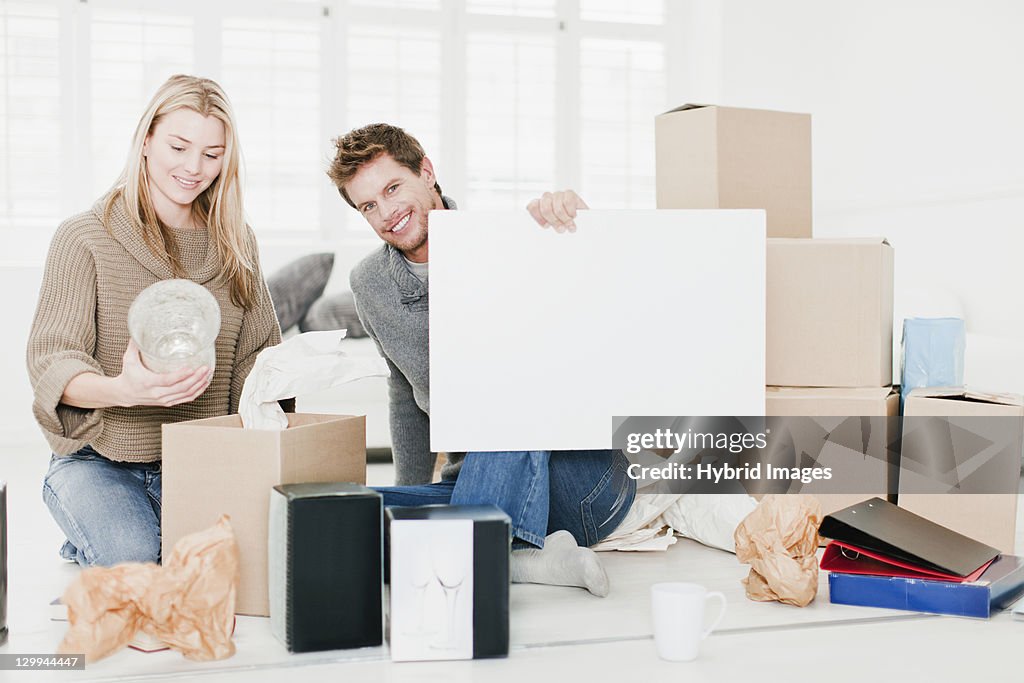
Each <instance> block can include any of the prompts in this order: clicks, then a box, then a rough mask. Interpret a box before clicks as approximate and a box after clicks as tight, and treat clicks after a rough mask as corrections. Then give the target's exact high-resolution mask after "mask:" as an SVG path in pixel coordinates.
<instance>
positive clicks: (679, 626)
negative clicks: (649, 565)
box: [651, 582, 725, 662]
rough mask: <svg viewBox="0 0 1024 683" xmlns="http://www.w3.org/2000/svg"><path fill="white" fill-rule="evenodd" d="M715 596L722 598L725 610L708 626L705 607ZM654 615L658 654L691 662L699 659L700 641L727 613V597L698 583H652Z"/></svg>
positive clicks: (718, 598) (672, 659) (655, 640)
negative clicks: (705, 618) (705, 624)
mask: <svg viewBox="0 0 1024 683" xmlns="http://www.w3.org/2000/svg"><path fill="white" fill-rule="evenodd" d="M712 598H715V599H717V600H719V601H721V603H722V609H721V611H719V613H718V616H717V617H715V620H714V622H712V624H711V626H709V627H708V628H706V629H705V628H704V610H705V608H706V606H707V601H708V600H711V599H712ZM651 615H652V618H653V620H654V644H655V645H656V646H657V648H658V656H660V657H661V658H662V659H667V660H669V661H671V662H688V661H690V660H692V659H696V658H697V649H698V646H699V644H700V641H702V640H704V639H705V638H707V637H708V635H709V634H710V633H711V631H713V630H714V628H715V627H716V626H718V622H720V621H721V620H722V617H724V616H725V596H724V595H722V594H721V593H719V592H717V591H713V592H709V591H708V589H707V588H705V587H704V586H701V585H699V584H696V583H678V582H672V583H656V584H654V585H653V586H651Z"/></svg>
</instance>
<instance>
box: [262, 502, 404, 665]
mask: <svg viewBox="0 0 1024 683" xmlns="http://www.w3.org/2000/svg"><path fill="white" fill-rule="evenodd" d="M382 509H383V504H382V499H381V495H380V494H379V493H377V492H376V491H374V490H372V489H369V488H367V487H365V486H362V485H360V484H352V483H337V484H284V485H280V486H275V487H274V488H273V490H271V492H270V524H269V532H268V533H269V539H268V543H267V547H268V554H269V557H268V560H269V562H268V567H269V590H270V627H271V631H272V632H273V633H274V636H276V637H277V639H278V640H280V641H281V642H282V643H283V644H284V645H285V647H287V648H288V650H289V651H291V652H311V651H316V650H335V649H342V648H356V647H368V646H374V645H381V644H382V643H383V633H384V629H383V616H382V615H383V605H384V603H383V576H382V573H381V572H382V566H383V540H382V538H383V537H382V523H383V521H382Z"/></svg>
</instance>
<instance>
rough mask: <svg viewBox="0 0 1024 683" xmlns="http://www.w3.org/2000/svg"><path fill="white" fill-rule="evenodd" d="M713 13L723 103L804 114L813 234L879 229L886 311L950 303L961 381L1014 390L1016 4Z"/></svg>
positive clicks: (746, 5) (1019, 204) (836, 4)
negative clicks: (960, 342) (892, 303)
mask: <svg viewBox="0 0 1024 683" xmlns="http://www.w3.org/2000/svg"><path fill="white" fill-rule="evenodd" d="M720 21H721V26H720V27H717V29H716V30H717V31H718V32H720V34H721V36H722V39H721V54H720V55H719V56H718V57H717V59H719V60H720V63H721V86H720V90H719V95H720V98H719V101H720V102H721V103H722V104H728V105H734V106H751V107H762V108H769V109H783V110H790V111H802V112H810V113H811V114H812V117H813V118H812V121H813V145H814V205H815V211H814V234H815V236H817V237H839V236H858V235H884V236H886V237H888V238H889V240H890V242H891V243H892V245H893V246H894V247H895V249H896V310H897V318H898V319H899V318H901V317H902V315H903V314H906V315H928V314H934V313H941V312H945V311H949V312H951V313H955V312H957V311H962V313H963V316H964V317H965V319H966V322H967V328H968V333H969V337H968V353H967V368H966V374H967V377H966V379H967V381H968V382H969V383H981V384H985V385H987V386H988V387H989V388H991V389H994V390H1015V391H1024V306H1021V305H1020V299H1019V290H1020V277H1019V274H1018V273H1019V271H1020V268H1019V266H1018V263H1019V262H1020V259H1021V257H1022V255H1024V88H1021V87H1020V83H1021V82H1022V75H1024V40H1021V36H1022V35H1024V4H1021V3H1017V2H1013V1H1011V0H980V1H977V2H972V1H968V0H899V1H898V2H893V1H891V0H860V1H858V2H840V1H839V0H773V1H772V2H760V1H759V0H722V4H721V13H720ZM714 59H715V58H714V57H713V58H712V63H713V61H714ZM993 339H996V340H997V341H995V342H993V341H992V340H993ZM996 349H999V350H1000V351H999V353H996V351H995V350H996ZM994 364H996V365H998V367H993V365H994ZM993 383H994V385H993Z"/></svg>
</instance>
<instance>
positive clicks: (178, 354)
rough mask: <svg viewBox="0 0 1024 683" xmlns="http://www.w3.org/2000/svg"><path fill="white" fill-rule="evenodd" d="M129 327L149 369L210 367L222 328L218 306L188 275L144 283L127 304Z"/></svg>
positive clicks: (215, 356) (163, 370)
mask: <svg viewBox="0 0 1024 683" xmlns="http://www.w3.org/2000/svg"><path fill="white" fill-rule="evenodd" d="M128 333H129V334H131V336H132V339H133V340H135V345H136V346H138V347H139V351H141V353H142V362H143V364H144V365H145V366H146V367H147V368H149V369H150V370H152V371H153V372H171V371H173V370H177V369H179V368H184V367H187V368H193V369H195V368H198V367H201V366H203V365H205V366H207V367H209V368H210V369H211V370H212V369H213V368H214V366H215V365H216V362H217V354H216V349H215V347H214V342H215V341H216V340H217V335H218V334H219V333H220V306H219V305H218V304H217V300H216V299H215V298H213V295H212V294H210V292H209V291H208V290H207V289H206V288H205V287H203V286H202V285H197V284H196V283H194V282H192V281H191V280H161V281H160V282H157V283H155V284H153V285H150V286H149V287H147V288H146V289H144V290H143V291H142V292H141V293H140V294H139V296H138V297H136V299H135V301H134V302H133V303H132V305H131V308H129V309H128Z"/></svg>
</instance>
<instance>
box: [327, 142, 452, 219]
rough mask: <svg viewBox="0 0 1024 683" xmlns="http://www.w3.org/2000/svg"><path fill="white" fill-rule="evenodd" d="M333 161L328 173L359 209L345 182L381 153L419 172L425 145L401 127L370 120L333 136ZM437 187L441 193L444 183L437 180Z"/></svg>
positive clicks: (439, 193)
mask: <svg viewBox="0 0 1024 683" xmlns="http://www.w3.org/2000/svg"><path fill="white" fill-rule="evenodd" d="M334 146H335V148H336V151H335V153H334V160H333V161H332V162H331V166H330V168H328V169H327V175H328V176H329V177H330V179H331V180H332V181H333V182H334V184H335V186H336V187H337V188H338V192H340V193H341V196H342V197H343V198H344V199H345V201H346V202H348V205H349V206H351V207H352V208H353V209H354V208H357V207H356V205H355V204H354V203H353V202H352V199H351V198H350V197H349V196H348V192H346V191H345V185H346V184H347V183H348V181H350V180H352V178H353V177H354V176H355V174H356V173H358V172H359V169H360V168H362V167H363V166H364V165H365V164H368V163H370V162H371V161H373V160H374V159H376V158H377V157H379V156H380V155H382V154H390V155H391V158H393V159H394V160H395V161H397V162H398V163H400V164H401V165H402V166H405V167H406V168H407V169H409V170H410V171H412V172H413V173H416V174H417V175H418V174H419V172H420V170H421V169H422V168H423V157H424V156H426V153H425V152H424V151H423V145H421V144H420V143H419V141H418V140H417V139H416V138H414V137H413V136H411V135H409V134H408V133H406V132H405V131H404V130H402V129H401V128H399V127H398V126H392V125H389V124H387V123H371V124H370V125H368V126H363V127H362V128H356V129H355V130H352V131H349V132H348V133H346V134H345V135H342V136H341V137H337V138H334ZM434 190H435V191H436V192H437V194H438V196H441V186H440V185H438V184H437V182H436V181H435V182H434Z"/></svg>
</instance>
